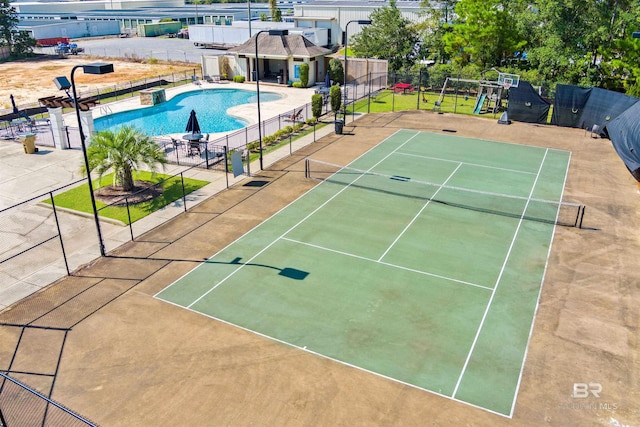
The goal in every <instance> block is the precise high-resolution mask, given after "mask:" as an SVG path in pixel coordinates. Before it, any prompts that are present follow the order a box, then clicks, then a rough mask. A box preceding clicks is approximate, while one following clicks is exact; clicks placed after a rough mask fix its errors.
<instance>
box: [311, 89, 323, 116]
mask: <svg viewBox="0 0 640 427" xmlns="http://www.w3.org/2000/svg"><path fill="white" fill-rule="evenodd" d="M323 102H324V97H323V96H322V95H321V94H319V93H314V94H313V95H311V114H312V115H313V117H314V118H315V119H316V121H317V120H318V117H320V116H321V115H322V104H323Z"/></svg>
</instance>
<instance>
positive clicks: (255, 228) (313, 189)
mask: <svg viewBox="0 0 640 427" xmlns="http://www.w3.org/2000/svg"><path fill="white" fill-rule="evenodd" d="M401 132H409V130H407V129H398V130H396V131H395V132H393V133H392V134H391V135H389V136H388V137H386V138H385V139H383V140H382V141H380V143H379V144H378V145H377V146H376V147H373V149H375V148H377V147H379V146H382V144H383V143H385V142H387V141H389V140H391V139H392V138H394V137H396V136H397V135H398V134H400V133H401ZM418 134H419V132H416V133H415V134H414V135H413V136H414V137H415V136H417V135H418ZM412 138H413V137H412ZM370 151H371V150H369V151H366V152H364V153H362V154H361V155H360V156H358V157H356V158H355V159H354V160H352V161H351V162H350V163H349V165H350V164H352V163H354V162H356V161H358V160H359V159H360V158H362V157H364V156H366V155H367V154H368V153H369V152H370ZM317 188H318V186H315V187H313V188H311V189H309V190H308V191H306V192H305V193H303V194H301V195H300V196H299V197H297V198H296V199H295V200H293V201H292V202H290V203H289V204H287V205H286V206H284V207H283V208H282V209H280V210H279V211H278V212H276V213H274V214H273V215H271V217H269V218H267V219H266V220H264V221H263V222H261V223H259V224H257V225H256V226H255V227H253V228H252V229H251V230H249V231H247V232H246V233H244V234H243V235H242V236H240V237H238V238H237V239H236V240H234V241H233V242H231V243H229V244H228V245H227V246H225V247H224V248H222V249H220V250H219V251H218V252H216V253H215V254H213V255H211V256H210V257H209V258H207V260H210V259H212V258H213V257H215V256H216V255H218V254H220V253H222V252H224V251H225V250H226V249H228V248H230V247H231V246H232V245H234V244H236V243H237V242H238V241H239V240H240V239H242V238H244V237H245V236H246V235H248V234H250V233H252V232H254V231H255V230H257V229H258V228H259V227H261V226H262V225H263V224H265V223H267V222H268V221H269V220H271V219H272V218H275V217H277V216H278V214H280V213H281V212H283V211H284V210H286V209H287V208H289V207H290V206H291V205H293V204H294V203H296V202H297V201H298V200H300V199H302V198H303V197H305V196H306V195H307V194H309V193H311V192H313V191H315V190H316V189H317ZM201 267H203V268H206V267H207V265H206V262H203V263H201V264H199V265H197V266H195V267H193V268H192V269H191V270H189V271H187V272H186V273H184V274H183V275H182V276H180V277H178V278H177V279H176V280H174V281H173V282H172V283H170V284H168V285H167V286H166V287H164V288H163V289H161V290H159V291H158V292H156V293H155V294H154V295H153V297H154V298H158V299H161V300H162V301H167V300H166V299H163V298H161V297H160V294H161V293H163V292H164V291H166V290H167V289H169V288H172V287H173V286H174V285H178V284H179V283H180V282H181V281H182V279H184V278H185V277H187V276H188V275H189V274H191V272H193V271H195V270H196V269H198V268H201ZM167 302H169V301H167Z"/></svg>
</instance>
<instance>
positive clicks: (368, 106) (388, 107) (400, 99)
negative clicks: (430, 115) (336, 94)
mask: <svg viewBox="0 0 640 427" xmlns="http://www.w3.org/2000/svg"><path fill="white" fill-rule="evenodd" d="M423 95H424V96H423ZM439 97H440V94H438V93H434V92H421V93H420V105H419V106H418V93H417V92H413V93H407V94H404V93H393V91H391V90H383V91H381V92H379V93H378V94H377V95H376V96H372V97H371V102H369V98H368V97H367V98H364V99H361V100H360V101H358V102H356V103H355V111H356V112H359V113H366V112H371V113H386V112H390V111H407V110H416V109H418V108H419V109H420V110H432V109H433V108H434V106H435V102H436V101H438V99H439ZM425 98H426V100H427V102H424V101H423V99H425ZM475 102H476V98H475V97H466V99H465V96H464V95H458V96H457V97H456V96H455V95H445V96H444V97H443V100H442V102H441V105H440V111H442V112H445V113H454V112H455V113H456V114H466V115H474V114H473V108H474V107H475ZM348 111H349V112H351V111H353V106H349V108H348ZM496 114H498V113H496ZM494 115H495V114H493V113H491V114H480V115H478V117H486V118H491V119H493V118H494Z"/></svg>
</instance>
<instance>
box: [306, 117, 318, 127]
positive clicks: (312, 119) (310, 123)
mask: <svg viewBox="0 0 640 427" xmlns="http://www.w3.org/2000/svg"><path fill="white" fill-rule="evenodd" d="M317 121H318V118H317V117H310V118H308V119H307V120H305V123H306V124H308V125H309V126H313V125H315V124H316V122H317Z"/></svg>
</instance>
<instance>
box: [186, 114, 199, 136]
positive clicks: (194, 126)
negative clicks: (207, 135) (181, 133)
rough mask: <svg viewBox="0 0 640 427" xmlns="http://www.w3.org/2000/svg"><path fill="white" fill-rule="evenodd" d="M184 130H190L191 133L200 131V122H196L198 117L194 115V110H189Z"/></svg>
mask: <svg viewBox="0 0 640 427" xmlns="http://www.w3.org/2000/svg"><path fill="white" fill-rule="evenodd" d="M185 130H186V131H187V132H191V133H192V134H199V133H200V123H198V118H197V117H196V112H195V110H191V114H190V115H189V121H188V122H187V127H186V129H185Z"/></svg>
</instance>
